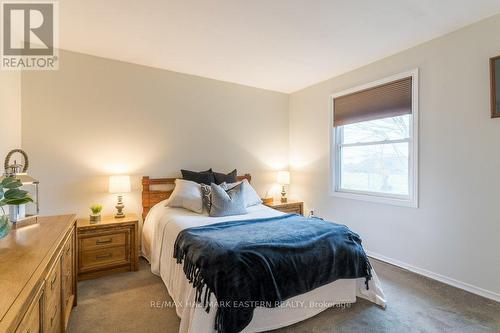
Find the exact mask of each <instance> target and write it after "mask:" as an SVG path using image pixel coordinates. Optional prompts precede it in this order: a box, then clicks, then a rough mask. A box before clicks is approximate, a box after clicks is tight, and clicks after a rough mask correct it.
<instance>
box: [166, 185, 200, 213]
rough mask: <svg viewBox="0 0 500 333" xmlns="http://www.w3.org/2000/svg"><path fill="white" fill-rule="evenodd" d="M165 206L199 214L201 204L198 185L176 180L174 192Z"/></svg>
mask: <svg viewBox="0 0 500 333" xmlns="http://www.w3.org/2000/svg"><path fill="white" fill-rule="evenodd" d="M165 206H168V207H180V208H185V209H189V210H191V211H193V212H195V213H198V214H201V212H202V211H203V202H202V199H201V186H200V184H198V183H195V182H192V181H189V180H184V179H176V180H175V188H174V191H173V192H172V194H170V198H169V199H168V201H167V203H166V205H165Z"/></svg>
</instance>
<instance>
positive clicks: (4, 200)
mask: <svg viewBox="0 0 500 333" xmlns="http://www.w3.org/2000/svg"><path fill="white" fill-rule="evenodd" d="M22 185H23V184H22V183H21V181H20V180H19V179H16V178H15V177H5V178H3V179H2V181H1V182H0V209H1V215H0V238H3V237H5V236H6V235H7V234H8V233H9V231H10V228H11V225H10V221H9V217H8V216H7V215H6V214H5V210H4V206H7V205H12V206H19V205H24V204H26V203H28V202H33V199H31V197H30V195H29V193H28V192H27V191H24V190H21V189H19V188H20V187H21V186H22Z"/></svg>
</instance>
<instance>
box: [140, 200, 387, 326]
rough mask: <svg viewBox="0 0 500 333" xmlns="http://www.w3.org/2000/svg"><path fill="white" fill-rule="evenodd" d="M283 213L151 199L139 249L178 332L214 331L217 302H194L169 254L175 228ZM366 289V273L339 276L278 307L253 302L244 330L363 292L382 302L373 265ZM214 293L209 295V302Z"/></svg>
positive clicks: (305, 314) (306, 314) (301, 316)
mask: <svg viewBox="0 0 500 333" xmlns="http://www.w3.org/2000/svg"><path fill="white" fill-rule="evenodd" d="M282 214H283V213H281V212H279V211H277V210H274V209H272V208H269V207H267V206H264V205H257V206H253V207H249V208H248V213H247V214H245V215H237V216H226V217H209V216H208V215H207V214H196V213H193V212H191V211H188V210H185V209H183V208H171V207H165V201H163V202H160V203H158V204H157V205H155V206H154V207H153V208H152V209H151V211H150V212H149V214H148V216H147V217H146V220H145V221H144V225H143V231H142V252H143V255H144V256H145V257H146V258H147V259H148V260H149V262H150V264H151V272H152V273H153V274H156V275H158V276H160V277H161V279H162V280H163V282H164V283H165V286H166V287H167V290H168V292H169V294H170V296H171V297H172V299H173V301H174V304H175V306H176V312H177V315H178V316H179V318H180V319H181V324H180V328H179V332H180V333H195V332H196V333H212V332H215V330H214V322H215V313H216V306H214V307H213V308H211V310H210V311H209V312H208V313H207V312H206V311H205V309H204V308H203V307H201V306H199V305H198V304H197V303H196V302H195V293H196V290H195V289H194V288H193V287H192V285H191V284H189V282H188V280H187V278H186V276H185V274H184V271H183V269H182V265H180V264H177V263H176V261H175V259H174V258H173V249H174V243H175V240H176V238H177V235H178V234H179V232H180V231H181V230H183V229H186V228H191V227H197V226H203V225H210V224H214V223H220V222H226V221H236V220H246V219H256V218H263V217H273V216H279V215H282ZM372 276H373V277H372V279H371V280H370V282H369V289H368V290H366V287H365V278H360V279H343V280H337V281H335V282H332V283H329V284H327V285H324V286H322V287H319V288H316V289H314V290H311V291H309V292H307V293H304V294H301V295H298V296H295V297H292V298H290V299H288V300H287V301H286V302H284V303H283V305H282V306H280V307H276V308H266V307H257V308H256V309H255V311H254V316H253V319H252V321H251V322H250V324H249V325H248V326H247V327H246V328H245V329H244V331H243V332H262V331H267V330H272V329H277V328H280V327H284V326H288V325H291V324H294V323H296V322H299V321H302V320H305V319H307V318H310V317H312V316H314V315H316V314H318V313H320V312H321V311H323V310H325V309H327V308H329V307H332V306H345V305H346V304H350V303H354V302H355V301H356V297H362V298H365V299H367V300H369V301H371V302H373V303H375V304H377V305H379V306H382V307H385V303H386V301H385V296H384V293H383V291H382V288H381V285H380V281H379V279H378V277H377V275H376V273H375V271H373V270H372ZM213 298H215V297H213V295H212V302H213V301H214V299H213Z"/></svg>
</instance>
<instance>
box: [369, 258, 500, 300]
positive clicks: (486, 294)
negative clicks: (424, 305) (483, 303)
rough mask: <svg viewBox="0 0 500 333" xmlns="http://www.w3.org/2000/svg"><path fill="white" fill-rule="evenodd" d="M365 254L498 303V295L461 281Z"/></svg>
mask: <svg viewBox="0 0 500 333" xmlns="http://www.w3.org/2000/svg"><path fill="white" fill-rule="evenodd" d="M366 254H367V255H368V256H369V257H372V258H374V259H377V260H380V261H384V262H386V263H389V264H391V265H394V266H398V267H401V268H404V269H406V270H408V271H410V272H413V273H416V274H419V275H423V276H425V277H428V278H430V279H433V280H436V281H439V282H442V283H445V284H448V285H450V286H453V287H456V288H459V289H463V290H465V291H468V292H470V293H473V294H476V295H479V296H482V297H486V298H488V299H491V300H494V301H496V302H500V294H497V293H495V292H493V291H489V290H486V289H483V288H479V287H476V286H473V285H471V284H468V283H465V282H462V281H458V280H455V279H452V278H449V277H447V276H444V275H441V274H437V273H434V272H431V271H428V270H426V269H423V268H419V267H415V266H412V265H409V264H407V263H405V262H402V261H400V260H396V259H392V258H389V257H386V256H383V255H381V254H378V253H374V252H371V251H366Z"/></svg>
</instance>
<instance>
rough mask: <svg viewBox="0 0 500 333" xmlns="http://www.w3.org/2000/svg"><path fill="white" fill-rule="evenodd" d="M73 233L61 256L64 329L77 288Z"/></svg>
mask: <svg viewBox="0 0 500 333" xmlns="http://www.w3.org/2000/svg"><path fill="white" fill-rule="evenodd" d="M73 237H74V236H73V234H71V235H70V237H68V239H67V241H66V243H65V245H64V247H63V252H62V258H61V284H62V304H61V305H62V309H61V310H62V316H63V331H64V330H65V329H66V327H67V325H68V322H69V316H70V314H71V309H72V308H73V303H74V298H75V290H74V286H75V284H74V279H75V274H74V249H73V247H74V243H73V241H74V240H73V239H74V238H73Z"/></svg>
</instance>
